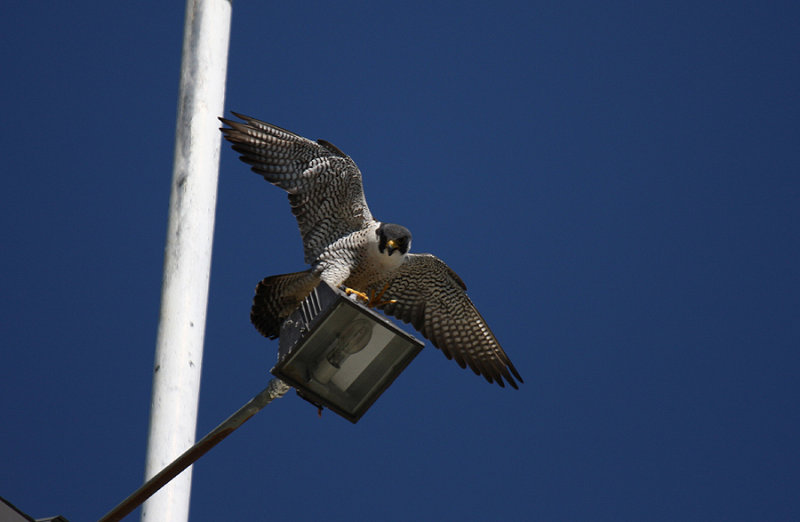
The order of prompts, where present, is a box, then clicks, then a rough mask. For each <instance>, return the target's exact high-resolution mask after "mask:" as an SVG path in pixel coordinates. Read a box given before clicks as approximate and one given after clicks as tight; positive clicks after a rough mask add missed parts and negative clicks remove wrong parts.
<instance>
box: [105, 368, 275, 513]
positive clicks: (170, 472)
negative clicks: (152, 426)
mask: <svg viewBox="0 0 800 522" xmlns="http://www.w3.org/2000/svg"><path fill="white" fill-rule="evenodd" d="M287 391H289V385H288V384H286V383H284V382H283V381H281V380H280V379H272V380H270V381H269V384H268V385H267V387H266V388H264V389H263V390H262V391H261V392H260V393H259V394H258V395H256V396H255V397H253V398H252V399H250V401H249V402H248V403H247V404H245V405H244V406H242V407H241V408H239V410H238V411H237V412H236V413H234V414H233V415H231V416H230V417H228V419H227V420H225V421H224V422H223V423H222V424H220V425H219V426H217V427H216V428H214V429H213V430H212V431H211V432H210V433H209V434H208V435H206V436H205V437H203V438H202V439H200V441H199V442H198V443H197V444H195V445H194V446H192V447H191V448H189V449H188V450H186V451H185V452H184V453H183V455H181V456H180V457H178V458H177V459H175V460H174V461H172V463H170V464H169V465H168V466H167V467H166V468H164V469H162V470H161V471H160V472H159V473H158V474H157V475H155V476H154V477H153V478H151V479H150V480H148V481H147V482H145V483H144V484H143V485H142V487H140V488H139V489H137V490H136V491H134V492H133V493H132V494H131V495H130V496H129V497H128V498H126V499H125V500H123V501H122V502H121V503H120V504H119V505H118V506H117V507H115V508H114V509H112V510H111V511H109V512H108V513H106V515H105V516H104V517H103V518H101V519H100V522H117V521H119V520H122V519H123V518H124V517H125V516H127V515H128V514H130V512H131V511H133V510H134V509H136V508H137V507H139V505H141V503H142V502H144V501H145V500H147V499H148V498H150V496H151V495H153V494H154V493H155V492H156V491H158V490H159V489H160V488H161V487H162V486H164V484H166V483H168V482H169V481H170V480H172V479H173V478H174V477H175V476H176V475H177V474H178V473H180V472H181V471H183V470H184V469H186V468H187V467H188V466H190V465H191V464H192V463H194V462H195V461H196V460H197V459H199V458H200V457H202V456H203V455H205V454H206V453H207V452H208V451H209V450H210V449H211V448H213V447H214V446H216V445H217V444H219V443H220V442H221V441H222V439H224V438H225V437H227V436H228V435H230V434H231V433H233V430H235V429H236V428H238V427H239V426H241V425H242V424H244V422H245V421H246V420H248V419H249V418H250V417H252V416H253V415H255V414H256V413H258V412H259V411H261V409H262V408H264V406H266V405H267V404H269V403H270V402H272V401H273V400H274V399H277V398H279V397H283V395H284V394H285V393H286V392H287Z"/></svg>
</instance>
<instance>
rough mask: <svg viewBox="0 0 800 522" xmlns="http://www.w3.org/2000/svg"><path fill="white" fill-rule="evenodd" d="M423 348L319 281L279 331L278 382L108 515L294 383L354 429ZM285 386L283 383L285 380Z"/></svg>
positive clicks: (118, 514) (140, 497) (116, 513)
mask: <svg viewBox="0 0 800 522" xmlns="http://www.w3.org/2000/svg"><path fill="white" fill-rule="evenodd" d="M423 346H424V344H423V343H422V342H420V341H419V340H418V339H416V338H415V337H413V336H412V335H409V334H408V333H406V332H404V331H403V330H401V329H400V328H398V327H397V326H396V325H395V324H394V323H392V322H390V321H388V320H386V319H385V318H383V317H381V316H380V315H378V314H377V313H375V312H374V311H372V310H371V309H369V308H367V307H365V306H363V305H361V304H359V303H356V302H354V301H352V300H350V299H349V298H348V297H347V296H346V294H345V293H344V292H342V291H341V290H335V289H333V288H331V287H330V286H328V285H327V284H326V283H324V282H322V283H320V284H319V285H318V286H317V287H316V288H315V289H314V290H313V291H312V292H311V294H310V295H309V296H308V297H307V298H306V299H305V300H303V302H302V303H300V306H299V307H298V308H297V310H295V311H294V312H292V314H291V315H290V316H289V317H288V318H287V319H286V320H285V321H284V323H283V324H282V325H281V334H280V344H279V349H278V363H277V364H276V365H275V367H274V368H273V369H272V370H271V372H272V374H273V375H275V377H277V378H276V379H272V380H271V381H270V382H269V384H268V385H267V387H266V388H265V389H264V390H262V391H261V392H260V393H258V394H257V395H256V396H255V397H253V398H252V399H250V401H249V402H248V403H247V404H245V405H244V406H242V407H241V408H239V410H238V411H236V412H235V413H234V414H233V415H231V416H230V417H228V419H227V420H225V421H224V422H223V423H222V424H220V425H219V426H217V427H216V428H214V429H213V430H212V431H211V432H210V433H209V434H208V435H206V436H205V437H203V438H202V439H201V440H200V441H198V442H197V443H196V444H195V445H194V446H192V447H191V448H189V449H188V450H186V451H185V452H184V453H183V454H182V455H181V456H180V457H178V458H177V459H175V460H173V461H172V462H171V463H170V464H168V465H167V466H166V467H165V468H164V469H162V470H161V471H160V472H159V473H158V474H156V475H155V476H154V477H152V478H150V479H149V480H148V481H147V482H145V483H144V484H143V485H142V486H141V487H140V488H139V489H137V490H136V491H135V492H133V493H132V494H131V495H130V496H129V497H128V498H126V499H125V500H124V501H122V502H121V503H120V504H119V505H117V507H115V508H114V509H112V510H111V511H109V512H108V513H106V515H105V516H103V518H101V519H100V521H101V522H116V521H119V520H122V518H123V517H125V516H126V515H128V514H129V513H130V512H131V511H133V510H134V509H136V507H138V506H139V505H141V504H142V503H143V502H144V501H145V500H147V499H148V498H150V496H152V495H153V494H154V493H155V492H156V491H158V490H159V489H160V488H161V487H163V486H164V485H165V484H167V483H168V482H169V481H171V480H172V479H173V478H175V477H176V476H177V475H178V474H179V473H180V472H182V471H183V470H184V469H186V468H187V467H189V466H190V465H191V464H192V463H193V462H195V461H196V460H197V459H199V458H200V457H202V456H203V455H205V453H206V452H208V451H209V450H210V449H211V448H213V447H214V446H216V445H217V444H218V443H219V442H221V441H222V439H224V438H225V437H227V436H228V435H230V434H231V433H232V432H233V431H234V430H235V429H237V428H238V427H239V426H241V425H242V424H243V423H244V422H245V421H246V420H248V419H249V418H250V417H252V416H253V415H255V414H256V413H258V412H259V411H261V409H262V408H263V407H264V406H266V405H267V404H269V403H270V402H272V400H273V399H276V398H278V397H282V396H283V395H284V394H285V393H286V392H287V391H288V390H289V385H291V386H293V387H294V388H295V390H297V393H298V395H300V396H301V397H303V398H304V399H306V400H308V401H310V402H311V403H313V404H315V405H317V406H318V407H322V406H326V407H328V408H329V409H331V410H332V411H334V412H336V413H338V414H339V415H341V416H342V417H344V418H346V419H348V420H349V421H351V422H353V423H355V422H358V419H360V418H361V416H362V415H364V413H366V411H367V410H368V409H369V407H370V406H372V404H373V403H374V402H375V401H376V400H377V399H378V397H380V395H381V393H383V392H384V391H385V390H386V388H388V387H389V385H390V384H392V382H394V380H395V379H396V378H397V376H398V375H400V373H401V372H402V371H403V370H404V369H405V368H406V366H408V364H409V363H410V362H411V361H412V360H413V359H414V357H416V356H417V354H418V353H419V352H420V351H421V350H422V348H423ZM284 381H285V382H284Z"/></svg>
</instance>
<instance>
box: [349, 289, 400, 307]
mask: <svg viewBox="0 0 800 522" xmlns="http://www.w3.org/2000/svg"><path fill="white" fill-rule="evenodd" d="M388 289H389V283H386V285H385V286H384V287H383V290H381V291H380V292H376V291H374V290H370V291H369V295H367V294H365V293H364V292H359V291H358V290H353V289H352V288H349V287H345V288H344V293H346V294H347V295H357V296H358V297H360V298H361V299H363V300H364V304H366V305H367V306H368V307H369V308H375V307H376V306H383V305H387V304H390V303H396V302H397V299H389V300H388V301H384V300H383V299H382V297H383V294H384V293H385V292H386V290H388Z"/></svg>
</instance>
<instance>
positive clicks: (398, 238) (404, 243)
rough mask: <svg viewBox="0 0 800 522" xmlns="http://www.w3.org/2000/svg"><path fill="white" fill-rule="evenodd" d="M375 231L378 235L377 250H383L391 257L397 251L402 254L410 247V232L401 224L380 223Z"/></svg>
mask: <svg viewBox="0 0 800 522" xmlns="http://www.w3.org/2000/svg"><path fill="white" fill-rule="evenodd" d="M375 233H376V234H377V235H378V251H379V252H380V253H381V254H383V253H384V252H385V253H386V255H388V256H389V257H391V256H392V254H393V253H394V252H395V251H397V252H400V254H401V256H402V255H405V254H407V253H408V250H409V249H410V248H411V232H409V230H408V229H407V228H406V227H404V226H402V225H396V224H394V223H381V226H379V227H378V230H377V231H376V232H375Z"/></svg>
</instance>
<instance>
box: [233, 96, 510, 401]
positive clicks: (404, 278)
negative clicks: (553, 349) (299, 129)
mask: <svg viewBox="0 0 800 522" xmlns="http://www.w3.org/2000/svg"><path fill="white" fill-rule="evenodd" d="M232 114H233V116H234V117H236V118H237V119H238V120H233V119H229V118H225V117H220V118H219V120H220V121H221V122H222V123H223V127H221V128H220V130H221V131H222V134H223V136H224V138H225V139H226V140H228V141H229V142H230V143H231V145H232V148H233V150H234V151H236V152H238V153H239V154H240V159H241V160H242V161H243V162H244V163H246V164H248V165H250V167H251V170H252V171H253V172H255V173H257V174H259V175H261V176H263V177H264V179H265V180H266V181H268V182H270V183H271V184H273V185H275V186H277V187H280V188H281V189H283V190H285V191H286V192H287V193H288V196H289V204H290V207H291V210H292V213H293V214H294V216H295V218H296V219H297V224H298V226H299V228H300V235H301V237H302V240H303V254H304V260H305V262H306V264H308V265H309V266H310V268H309V269H307V270H304V271H300V272H294V273H290V274H280V275H274V276H270V277H267V278H265V279H263V280H262V281H261V282H259V283H258V285H257V286H256V291H255V296H254V297H253V305H252V308H251V312H250V319H251V322H252V323H253V325H254V326H255V327H256V329H257V330H258V331H259V332H260V333H261V334H262V335H263V336H265V337H268V338H270V339H275V338H277V337H278V336H279V333H280V326H281V323H282V322H283V321H284V319H286V318H287V317H288V316H289V315H290V314H291V312H293V311H294V310H295V309H296V308H297V307H298V306H299V304H300V302H301V301H302V300H303V299H305V298H306V297H307V296H308V295H309V294H310V293H311V291H312V290H313V289H314V288H315V287H316V286H317V285H318V284H319V283H320V281H324V282H325V283H327V284H328V285H330V286H331V287H333V288H342V289H344V290H345V291H346V292H347V293H348V294H352V295H355V296H356V297H355V298H356V299H361V300H363V301H365V304H367V306H370V307H372V308H377V309H379V310H381V311H383V313H385V314H386V315H389V316H393V317H395V318H397V319H399V320H401V321H403V322H405V323H410V324H411V325H412V326H413V327H414V328H415V329H416V330H417V331H419V332H420V333H421V334H422V335H423V336H424V337H426V338H427V339H429V340H430V341H431V343H432V344H433V345H434V346H435V347H436V348H438V349H440V350H441V351H442V352H443V353H444V355H445V356H446V357H447V358H448V359H453V360H455V362H456V363H458V365H459V366H461V368H467V367H469V368H470V369H471V370H472V371H473V372H474V373H475V374H476V375H481V376H483V377H484V378H485V379H486V380H487V381H488V382H489V383H496V384H498V385H499V386H501V387H505V384H506V383H507V384H509V385H510V386H511V387H512V388H515V389H518V388H519V386H518V384H517V382H519V383H522V382H523V380H522V377H521V376H520V374H519V372H518V371H517V369H516V368H515V367H514V365H513V364H512V362H511V360H510V359H509V357H508V355H506V353H505V351H504V350H503V348H502V347H501V346H500V343H499V342H498V341H497V338H496V337H495V335H494V333H492V331H491V329H490V328H489V325H488V324H487V323H486V321H485V320H484V319H483V317H482V316H481V314H480V312H478V310H477V308H476V307H475V305H474V304H473V303H472V300H471V299H470V298H469V296H468V295H467V292H466V290H467V286H466V284H465V283H464V281H463V280H462V279H461V278H460V277H459V276H458V275H457V274H456V273H455V272H454V271H453V270H452V269H451V268H450V267H448V266H447V264H445V262H444V261H442V260H441V259H439V258H437V257H436V256H434V255H432V254H427V253H420V254H417V253H411V252H410V248H411V239H412V236H411V232H410V231H409V230H408V229H407V228H406V227H404V226H403V225H399V224H396V223H388V222H382V221H378V220H376V219H375V218H373V216H372V214H371V213H370V210H369V207H368V206H367V201H366V198H365V196H364V188H363V184H362V176H361V171H360V170H359V168H358V166H356V163H355V162H354V161H353V159H352V158H351V157H350V156H348V155H347V154H345V153H344V152H342V151H341V150H340V149H339V148H338V147H336V146H335V145H333V144H332V143H330V142H328V141H325V140H322V139H320V140H316V141H313V140H310V139H307V138H304V137H302V136H300V135H298V134H295V133H293V132H291V131H288V130H286V129H283V128H281V127H278V126H276V125H272V124H270V123H266V122H264V121H261V120H258V119H255V118H252V117H250V116H245V115H242V114H239V113H236V112H232Z"/></svg>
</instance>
